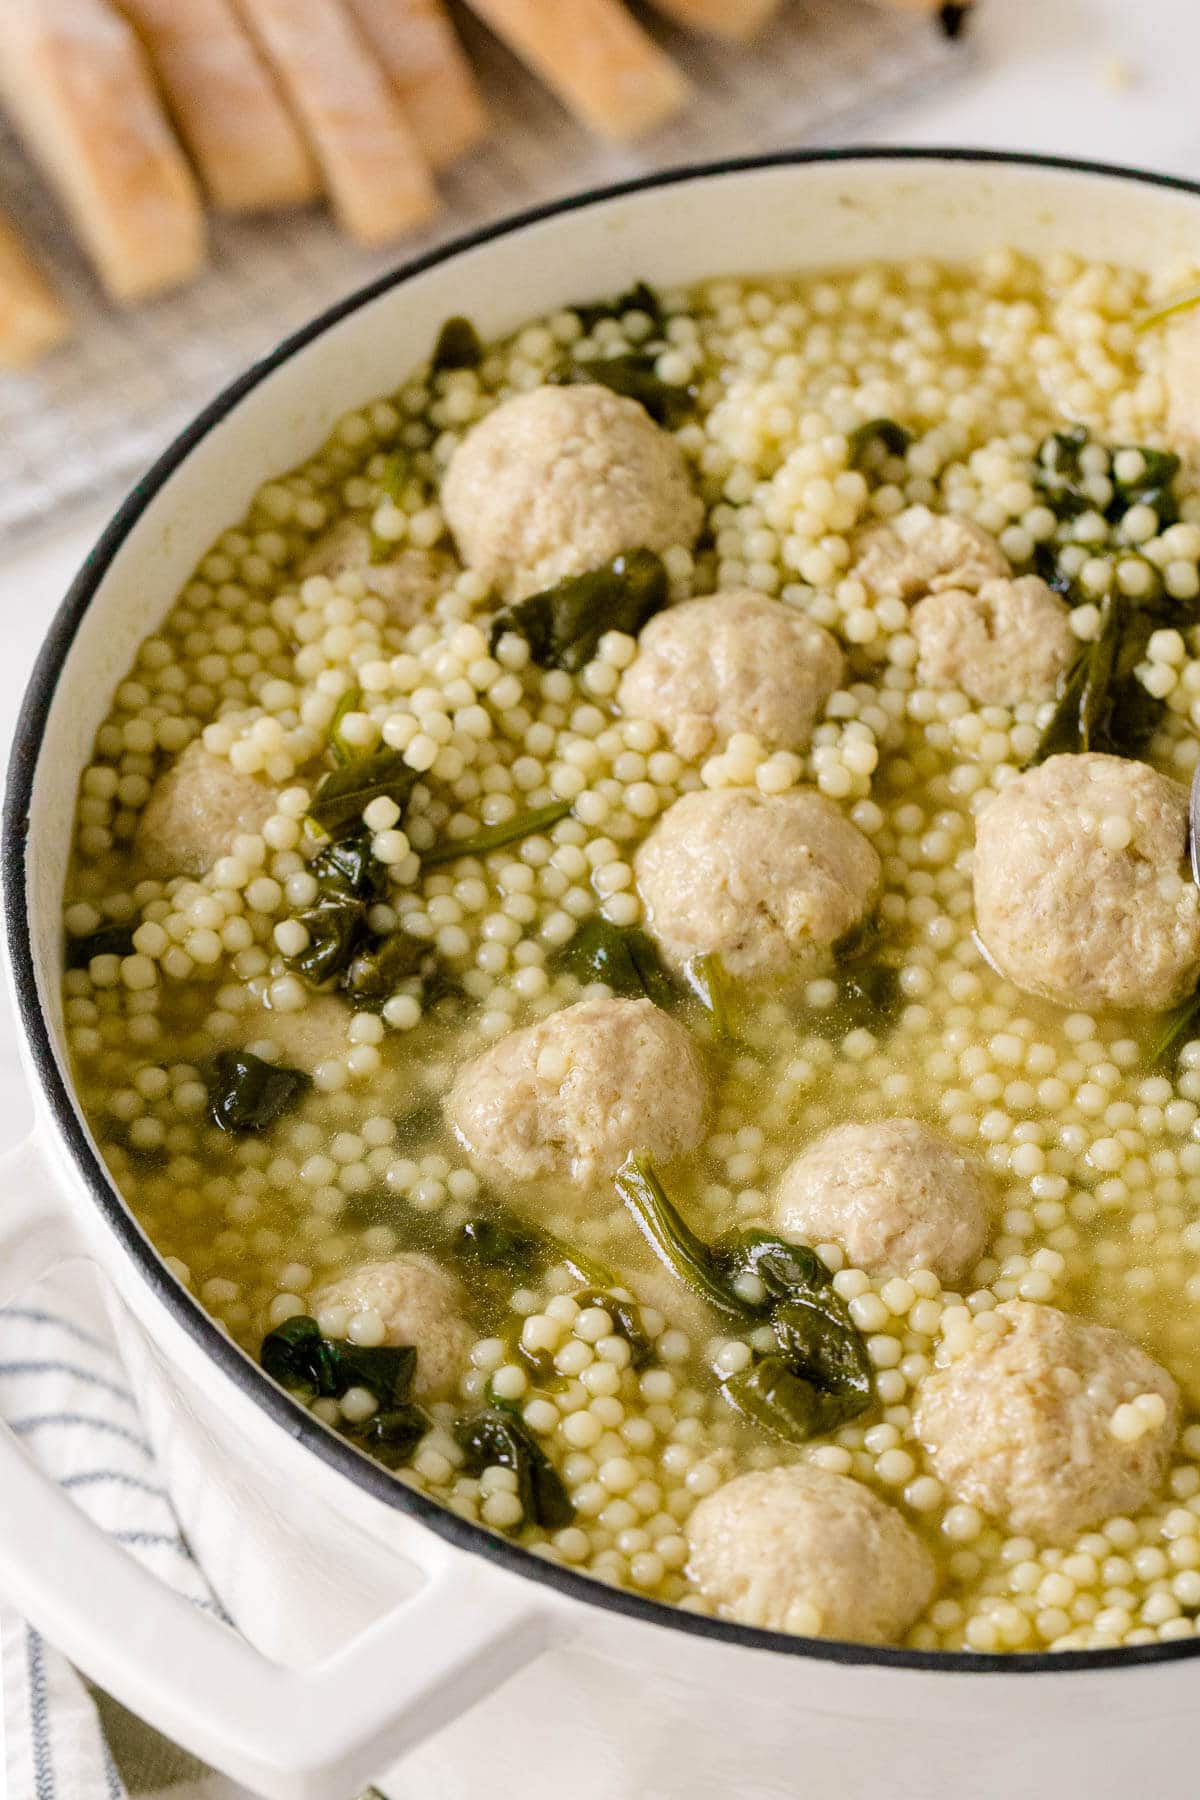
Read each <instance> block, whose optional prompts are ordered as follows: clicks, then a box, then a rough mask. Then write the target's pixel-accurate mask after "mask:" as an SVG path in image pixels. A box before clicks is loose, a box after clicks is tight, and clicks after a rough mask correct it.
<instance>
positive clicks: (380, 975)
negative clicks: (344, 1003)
mask: <svg viewBox="0 0 1200 1800" xmlns="http://www.w3.org/2000/svg"><path fill="white" fill-rule="evenodd" d="M435 960H436V952H434V951H433V950H432V949H431V948H430V946H429V945H428V944H427V943H422V942H421V941H420V940H419V939H417V938H413V937H409V935H408V933H407V932H406V931H393V932H389V934H388V936H387V937H384V938H379V939H377V940H375V941H374V942H371V943H368V944H364V945H362V946H361V947H360V948H359V949H357V950H356V951H355V953H354V955H353V957H352V958H351V960H350V962H349V964H348V965H347V966H346V969H345V973H344V974H343V976H342V981H341V989H342V992H343V993H344V994H345V996H346V998H347V999H348V1000H349V1001H350V1004H351V1005H352V1006H361V1007H368V1008H369V1007H371V1006H372V1005H373V1003H374V1002H376V1001H382V1000H388V999H390V998H391V996H392V995H393V994H394V993H395V992H396V989H397V988H398V987H399V986H400V983H401V982H402V981H410V980H412V979H413V977H414V976H419V975H424V974H426V973H427V972H428V971H430V970H431V968H432V965H433V963H434V962H435Z"/></svg>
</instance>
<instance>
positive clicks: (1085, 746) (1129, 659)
mask: <svg viewBox="0 0 1200 1800" xmlns="http://www.w3.org/2000/svg"><path fill="white" fill-rule="evenodd" d="M1169 617H1170V615H1169V614H1168V613H1165V612H1164V611H1162V610H1160V609H1158V608H1155V607H1151V606H1137V605H1135V604H1134V603H1133V602H1132V601H1129V600H1126V599H1123V598H1121V597H1120V596H1119V595H1116V594H1108V595H1106V596H1105V599H1104V601H1103V603H1102V605H1101V608H1100V629H1099V632H1098V633H1097V635H1096V637H1095V639H1094V640H1093V641H1092V642H1091V643H1090V644H1085V645H1084V647H1083V648H1082V650H1081V651H1080V653H1079V655H1078V656H1077V657H1076V659H1075V661H1074V662H1073V663H1072V665H1071V667H1070V668H1069V669H1068V670H1067V673H1066V675H1065V676H1064V678H1063V681H1062V685H1061V688H1060V691H1059V697H1058V702H1057V704H1056V706H1055V708H1054V712H1053V713H1052V714H1051V717H1050V720H1049V723H1048V724H1047V725H1046V727H1045V729H1044V730H1043V732H1042V735H1041V737H1040V739H1039V740H1038V746H1037V749H1036V750H1035V751H1034V753H1033V756H1032V757H1031V758H1030V764H1031V766H1032V765H1035V764H1037V763H1042V762H1045V761H1046V759H1047V758H1048V757H1051V756H1059V755H1062V754H1063V753H1065V752H1077V751H1082V750H1099V751H1103V752H1105V753H1106V754H1107V755H1109V756H1128V757H1140V756H1141V755H1142V754H1143V752H1144V751H1145V749H1146V747H1147V745H1148V744H1149V743H1150V740H1151V739H1152V738H1153V736H1154V733H1155V731H1156V730H1157V729H1158V725H1159V722H1160V720H1161V718H1162V715H1163V710H1164V702H1163V701H1161V700H1158V699H1156V698H1155V696H1154V695H1153V694H1150V693H1148V692H1147V691H1146V689H1145V688H1144V687H1143V686H1142V683H1141V682H1140V681H1139V680H1138V678H1137V675H1136V673H1135V671H1136V669H1137V665H1138V663H1139V662H1141V660H1142V658H1143V657H1144V655H1145V652H1146V646H1147V643H1148V642H1149V639H1150V635H1151V633H1152V632H1153V631H1156V630H1157V629H1158V627H1159V625H1161V624H1164V623H1166V622H1167V620H1168V618H1169Z"/></svg>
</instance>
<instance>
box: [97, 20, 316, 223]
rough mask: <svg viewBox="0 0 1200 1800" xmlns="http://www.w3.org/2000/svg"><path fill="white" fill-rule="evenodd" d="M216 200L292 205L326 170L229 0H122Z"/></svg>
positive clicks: (235, 205)
mask: <svg viewBox="0 0 1200 1800" xmlns="http://www.w3.org/2000/svg"><path fill="white" fill-rule="evenodd" d="M120 4H121V7H122V9H123V11H124V13H125V16H126V18H127V19H128V20H129V22H130V24H131V25H132V26H133V27H134V29H135V30H136V31H137V33H138V35H139V36H140V38H141V40H142V42H143V44H144V45H145V47H146V51H147V53H148V55H149V57H150V61H151V63H152V64H153V66H154V72H155V74H156V75H157V77H158V80H159V84H160V86H161V88H162V92H163V95H164V97H165V99H166V102H167V105H168V107H169V108H170V110H171V114H172V116H173V117H174V120H175V125H176V128H177V130H178V132H179V135H180V137H181V138H182V139H183V141H184V143H185V144H186V145H187V148H188V150H189V151H190V152H191V155H192V159H193V161H194V162H195V165H196V168H197V169H198V171H199V174H200V178H201V180H202V181H203V183H204V186H205V188H206V189H207V191H208V194H209V196H210V198H211V199H212V201H213V204H214V205H216V206H219V207H221V208H222V209H223V210H224V211H226V212H259V211H263V210H265V209H267V208H269V207H275V206H295V205H297V204H299V203H300V202H302V201H305V200H314V199H316V197H317V196H318V195H319V194H320V192H321V175H320V171H319V170H318V168H317V165H316V163H315V161H314V160H313V158H312V156H311V155H310V153H309V149H308V146H307V144H306V143H305V141H304V138H303V136H302V135H301V133H300V131H299V129H298V127H297V125H296V124H295V121H294V120H293V119H292V116H291V114H290V113H289V112H288V110H287V107H286V106H285V105H284V103H283V100H282V97H281V96H280V94H279V91H278V89H277V88H276V86H275V83H274V81H273V80H272V78H271V75H270V72H269V70H268V69H267V67H266V65H265V64H264V63H263V61H262V58H261V57H260V56H259V53H258V50H257V49H256V47H255V45H254V43H253V41H252V40H251V38H250V35H249V33H248V32H247V31H246V29H245V27H244V26H243V24H242V22H241V20H240V19H239V18H238V16H237V13H236V12H235V11H234V8H233V4H232V0H120Z"/></svg>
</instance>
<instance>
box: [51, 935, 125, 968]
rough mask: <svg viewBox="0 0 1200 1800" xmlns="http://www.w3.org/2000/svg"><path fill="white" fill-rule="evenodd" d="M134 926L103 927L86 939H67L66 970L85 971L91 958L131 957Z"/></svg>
mask: <svg viewBox="0 0 1200 1800" xmlns="http://www.w3.org/2000/svg"><path fill="white" fill-rule="evenodd" d="M136 929H137V927H136V926H134V925H104V926H102V927H101V929H100V930H99V931H90V932H89V933H88V935H87V936H86V937H77V938H72V937H69V938H68V939H67V947H66V966H67V968H68V969H86V968H87V966H88V964H89V963H90V962H91V960H92V958H93V956H132V955H133V954H134V947H133V934H134V931H135V930H136Z"/></svg>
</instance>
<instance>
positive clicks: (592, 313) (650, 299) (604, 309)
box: [568, 281, 666, 335]
mask: <svg viewBox="0 0 1200 1800" xmlns="http://www.w3.org/2000/svg"><path fill="white" fill-rule="evenodd" d="M568 311H569V312H573V313H575V314H576V315H577V316H578V319H579V323H580V324H581V325H582V326H583V329H584V331H585V332H586V333H588V334H589V335H590V334H591V333H592V332H593V331H594V330H595V329H596V327H597V325H599V323H600V321H601V320H602V319H623V318H624V317H625V314H626V313H630V312H640V313H645V315H646V317H647V318H648V319H650V320H651V321H652V322H653V325H654V330H655V334H656V335H661V333H662V329H663V326H664V325H665V324H666V316H665V314H664V313H663V309H662V301H661V300H660V299H659V297H658V295H657V294H656V293H655V291H654V289H653V288H652V287H651V286H650V284H649V282H646V281H635V282H634V284H633V286H632V287H631V288H630V289H629V290H628V291H627V292H626V293H624V294H618V295H617V296H616V298H615V299H614V300H594V301H592V302H590V303H588V304H586V305H582V306H580V305H575V306H571V307H569V308H568Z"/></svg>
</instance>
